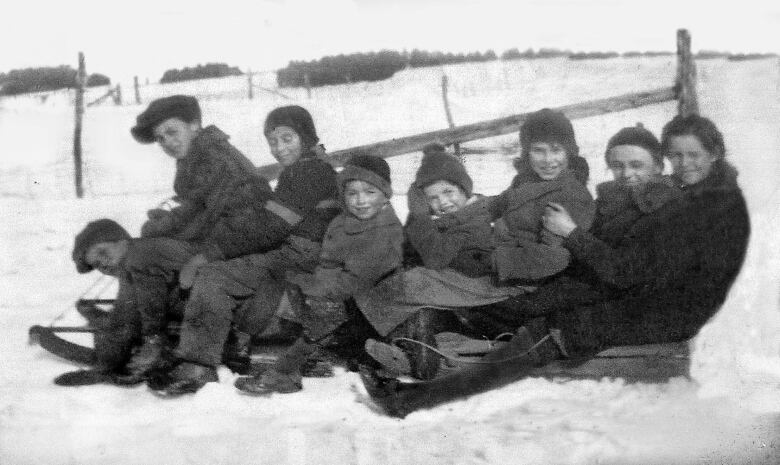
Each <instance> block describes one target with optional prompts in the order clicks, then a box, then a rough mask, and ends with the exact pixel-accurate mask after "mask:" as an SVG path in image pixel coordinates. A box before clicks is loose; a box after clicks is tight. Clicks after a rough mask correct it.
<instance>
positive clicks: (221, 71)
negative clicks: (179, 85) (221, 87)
mask: <svg viewBox="0 0 780 465" xmlns="http://www.w3.org/2000/svg"><path fill="white" fill-rule="evenodd" d="M241 74H244V73H243V72H241V70H240V69H238V67H237V66H228V65H227V64H225V63H206V64H205V65H197V66H195V67H194V68H189V67H187V68H184V69H169V70H167V71H166V72H165V73H163V76H162V78H160V83H162V84H165V83H167V82H180V81H192V80H195V79H210V78H218V77H225V76H239V75H241Z"/></svg>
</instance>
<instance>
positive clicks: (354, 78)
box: [276, 49, 497, 87]
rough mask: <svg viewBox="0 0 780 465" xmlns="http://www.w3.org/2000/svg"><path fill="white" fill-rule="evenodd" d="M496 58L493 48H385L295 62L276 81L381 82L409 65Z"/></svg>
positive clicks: (287, 84) (297, 84) (301, 83)
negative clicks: (465, 50) (454, 50)
mask: <svg viewBox="0 0 780 465" xmlns="http://www.w3.org/2000/svg"><path fill="white" fill-rule="evenodd" d="M495 59H497V56H496V53H495V52H494V51H492V50H488V51H486V52H485V53H481V52H470V53H468V54H463V53H458V54H455V53H444V52H428V51H425V50H417V49H415V50H412V51H411V52H406V51H404V52H396V51H391V50H382V51H380V52H369V53H353V54H350V55H336V56H326V57H323V58H320V59H319V60H313V61H291V62H290V63H289V64H288V65H287V66H286V67H285V68H283V69H280V70H279V71H278V72H277V73H276V81H277V83H278V84H279V87H302V86H305V85H306V76H307V75H308V79H309V82H308V84H309V85H310V86H312V87H316V86H325V85H331V84H344V83H348V82H358V81H381V80H383V79H388V78H390V77H392V76H393V74H395V73H396V72H398V71H400V70H402V69H404V68H407V67H409V68H422V67H426V66H441V65H446V64H453V63H467V62H481V61H490V60H495Z"/></svg>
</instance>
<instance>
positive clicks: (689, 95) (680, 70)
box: [675, 29, 699, 116]
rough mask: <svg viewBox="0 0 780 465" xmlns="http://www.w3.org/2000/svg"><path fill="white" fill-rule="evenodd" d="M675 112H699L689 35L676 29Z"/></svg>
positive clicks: (690, 113) (694, 67)
mask: <svg viewBox="0 0 780 465" xmlns="http://www.w3.org/2000/svg"><path fill="white" fill-rule="evenodd" d="M675 87H676V88H677V92H678V94H677V113H679V114H680V115H683V116H688V115H693V114H698V113H699V99H698V98H697V96H696V62H695V61H694V58H693V55H692V54H691V35H690V34H689V33H688V30H687V29H678V30H677V82H676V85H675Z"/></svg>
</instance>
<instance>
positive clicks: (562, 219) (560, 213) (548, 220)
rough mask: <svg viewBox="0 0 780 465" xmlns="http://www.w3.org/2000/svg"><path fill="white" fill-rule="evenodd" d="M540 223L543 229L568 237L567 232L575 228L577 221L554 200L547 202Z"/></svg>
mask: <svg viewBox="0 0 780 465" xmlns="http://www.w3.org/2000/svg"><path fill="white" fill-rule="evenodd" d="M542 224H543V225H544V227H545V229H547V230H548V231H550V232H551V233H553V234H555V235H557V236H561V237H569V234H571V232H572V231H574V229H576V228H577V223H575V222H574V220H573V219H572V218H571V215H569V212H568V211H566V209H565V208H564V207H563V206H562V205H560V204H557V203H555V202H550V203H548V204H547V208H546V210H545V212H544V216H543V217H542Z"/></svg>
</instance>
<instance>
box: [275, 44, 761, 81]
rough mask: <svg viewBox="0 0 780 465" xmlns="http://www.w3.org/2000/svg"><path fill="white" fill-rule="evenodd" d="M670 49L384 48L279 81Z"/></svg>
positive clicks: (305, 66)
mask: <svg viewBox="0 0 780 465" xmlns="http://www.w3.org/2000/svg"><path fill="white" fill-rule="evenodd" d="M674 54H675V52H670V51H642V52H640V51H628V52H624V53H618V52H614V51H608V52H599V51H592V52H572V51H571V50H561V49H557V48H540V49H538V50H534V49H532V48H529V49H526V50H525V51H520V50H519V49H518V48H511V49H508V50H506V51H504V52H503V53H502V54H501V55H500V57H499V56H498V55H496V53H495V52H494V51H493V50H487V51H485V52H484V53H483V52H470V53H444V52H438V51H434V52H429V51H425V50H417V49H414V50H412V51H411V52H408V51H406V50H404V51H403V52H397V51H392V50H382V51H380V52H368V53H352V54H349V55H344V54H341V55H332V56H325V57H322V58H320V59H317V60H311V61H290V62H289V63H288V65H287V66H286V67H285V68H282V69H280V70H278V71H277V74H276V81H277V84H278V85H279V87H317V86H325V85H333V84H344V83H351V82H360V81H381V80H384V79H388V78H390V77H392V76H393V75H394V74H395V73H396V72H398V71H400V70H402V69H406V68H421V67H426V66H441V65H449V64H458V63H478V62H485V61H493V60H497V59H499V58H500V59H501V60H533V59H541V58H558V57H565V58H568V59H571V60H585V59H608V58H617V57H625V58H634V57H659V56H671V55H674ZM768 56H776V55H775V54H732V53H729V52H718V51H712V50H702V51H700V52H698V53H697V54H695V58H701V59H705V58H720V57H722V58H728V59H730V60H740V59H756V58H765V57H768Z"/></svg>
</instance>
